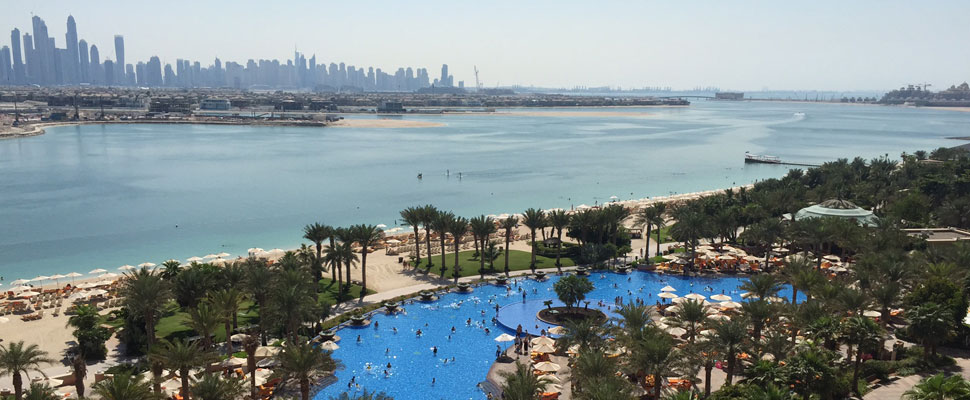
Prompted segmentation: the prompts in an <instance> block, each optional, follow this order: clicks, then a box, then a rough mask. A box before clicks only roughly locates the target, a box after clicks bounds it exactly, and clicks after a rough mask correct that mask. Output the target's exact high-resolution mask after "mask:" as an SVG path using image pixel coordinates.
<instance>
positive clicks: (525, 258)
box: [421, 250, 576, 278]
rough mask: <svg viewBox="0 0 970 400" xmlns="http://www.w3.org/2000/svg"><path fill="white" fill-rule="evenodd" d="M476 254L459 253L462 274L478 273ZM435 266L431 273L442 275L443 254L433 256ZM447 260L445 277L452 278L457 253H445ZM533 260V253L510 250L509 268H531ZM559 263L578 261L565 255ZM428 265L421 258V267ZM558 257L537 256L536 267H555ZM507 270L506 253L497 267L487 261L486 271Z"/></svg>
mask: <svg viewBox="0 0 970 400" xmlns="http://www.w3.org/2000/svg"><path fill="white" fill-rule="evenodd" d="M474 254H475V251H474V250H467V251H462V252H459V253H458V261H459V262H460V264H461V276H473V275H478V267H479V266H480V265H479V260H478V259H477V258H472V255H474ZM433 257H434V258H433V261H434V263H435V264H434V267H432V268H431V271H430V272H429V273H431V274H435V275H438V276H440V273H441V270H440V268H441V254H435V255H434V256H433ZM445 258H446V262H447V264H448V271H446V272H445V278H451V277H452V276H453V275H452V273H453V272H454V268H455V254H454V253H448V254H446V255H445ZM531 261H532V255H531V253H529V252H525V251H521V250H512V251H510V252H509V269H510V270H512V271H520V270H524V269H529V263H530V262H531ZM559 263H560V264H562V266H563V267H571V266H574V265H576V262H575V261H573V260H572V259H571V258H566V257H563V258H561V259H560V260H559ZM427 265H428V261H427V260H426V259H422V260H421V269H425V268H426V267H427ZM555 267H556V258H555V257H551V258H550V257H542V256H536V268H555ZM504 271H505V253H503V254H502V256H501V257H499V258H497V259H495V269H489V266H488V262H486V263H485V273H486V274H489V273H498V272H504Z"/></svg>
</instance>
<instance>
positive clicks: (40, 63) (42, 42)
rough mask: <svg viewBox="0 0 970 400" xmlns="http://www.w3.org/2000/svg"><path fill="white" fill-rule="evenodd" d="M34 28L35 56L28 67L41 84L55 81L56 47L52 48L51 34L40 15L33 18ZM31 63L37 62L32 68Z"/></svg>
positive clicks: (36, 80)
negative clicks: (54, 59) (54, 60)
mask: <svg viewBox="0 0 970 400" xmlns="http://www.w3.org/2000/svg"><path fill="white" fill-rule="evenodd" d="M32 22H33V28H34V51H33V53H34V57H33V60H32V62H30V63H27V68H29V69H30V71H31V72H32V77H31V78H32V79H33V80H34V81H35V82H37V83H39V84H47V83H51V82H53V80H54V79H53V77H54V63H53V58H54V56H53V53H54V49H52V48H50V44H51V41H50V36H49V35H48V34H47V24H46V23H45V22H44V20H43V19H41V18H40V17H38V16H36V15H35V16H34V17H33V18H32ZM31 64H35V66H34V67H33V68H31Z"/></svg>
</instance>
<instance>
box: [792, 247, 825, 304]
mask: <svg viewBox="0 0 970 400" xmlns="http://www.w3.org/2000/svg"><path fill="white" fill-rule="evenodd" d="M783 276H784V277H785V279H786V280H787V281H788V284H789V285H791V303H792V304H795V303H797V302H798V291H799V290H801V291H802V292H804V293H805V295H806V297H807V296H808V292H809V291H811V289H812V288H813V287H815V285H817V284H818V283H820V282H821V281H822V279H823V277H822V276H821V275H819V274H818V272H817V271H815V269H814V268H812V265H811V264H810V263H809V261H808V260H807V259H805V258H802V257H796V258H795V259H794V260H792V261H789V262H788V263H787V264H786V265H785V270H784V273H783Z"/></svg>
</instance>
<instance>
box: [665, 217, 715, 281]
mask: <svg viewBox="0 0 970 400" xmlns="http://www.w3.org/2000/svg"><path fill="white" fill-rule="evenodd" d="M676 219H677V222H675V223H674V225H673V226H671V227H670V235H671V236H672V237H673V238H674V239H676V240H677V241H680V242H684V245H685V247H686V248H687V249H688V250H689V252H690V253H689V254H690V263H689V264H688V265H687V267H686V268H684V273H687V271H689V270H690V269H691V268H693V266H694V259H695V258H696V257H697V244H698V240H700V238H702V237H705V236H706V233H707V232H708V221H707V216H706V215H704V213H702V212H701V211H700V210H697V209H695V208H694V207H690V206H684V207H681V208H679V209H677V213H676Z"/></svg>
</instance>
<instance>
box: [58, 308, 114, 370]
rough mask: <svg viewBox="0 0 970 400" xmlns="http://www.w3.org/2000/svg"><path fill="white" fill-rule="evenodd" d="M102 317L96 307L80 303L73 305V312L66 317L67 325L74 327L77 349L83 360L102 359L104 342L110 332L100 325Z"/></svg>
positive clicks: (104, 350) (105, 351) (104, 351)
mask: <svg viewBox="0 0 970 400" xmlns="http://www.w3.org/2000/svg"><path fill="white" fill-rule="evenodd" d="M101 322H102V317H101V314H99V313H98V308H97V307H94V306H92V305H86V304H82V305H79V306H77V307H75V314H74V315H72V316H71V317H70V318H68V319H67V326H68V327H71V328H74V332H73V333H74V337H75V338H76V339H77V343H78V345H77V350H78V352H79V353H80V354H81V356H83V357H84V359H85V360H96V359H103V358H104V356H105V354H107V351H108V350H107V348H105V346H104V342H105V341H107V340H108V338H109V337H111V332H110V331H108V330H107V329H105V328H102V327H101Z"/></svg>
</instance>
